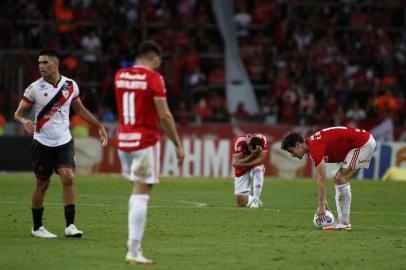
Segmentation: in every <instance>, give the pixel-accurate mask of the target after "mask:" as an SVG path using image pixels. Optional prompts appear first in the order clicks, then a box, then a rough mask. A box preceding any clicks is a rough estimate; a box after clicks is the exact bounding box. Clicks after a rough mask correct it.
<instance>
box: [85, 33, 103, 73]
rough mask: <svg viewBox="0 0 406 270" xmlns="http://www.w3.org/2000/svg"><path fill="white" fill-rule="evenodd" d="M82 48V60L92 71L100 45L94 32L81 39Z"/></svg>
mask: <svg viewBox="0 0 406 270" xmlns="http://www.w3.org/2000/svg"><path fill="white" fill-rule="evenodd" d="M82 47H83V49H84V54H83V60H84V61H85V62H86V63H87V64H88V65H89V68H90V69H92V68H93V67H94V65H95V63H96V61H97V56H98V54H99V53H100V48H101V43H100V39H99V38H98V37H97V36H96V32H95V31H92V32H90V34H89V35H85V36H84V37H83V38H82Z"/></svg>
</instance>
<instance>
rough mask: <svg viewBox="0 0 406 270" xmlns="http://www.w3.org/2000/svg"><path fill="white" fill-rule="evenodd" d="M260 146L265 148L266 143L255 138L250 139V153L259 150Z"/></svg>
mask: <svg viewBox="0 0 406 270" xmlns="http://www.w3.org/2000/svg"><path fill="white" fill-rule="evenodd" d="M258 146H259V147H261V148H264V141H263V140H262V139H261V138H258V137H255V136H254V137H249V138H248V149H249V151H250V152H251V151H253V150H255V149H257V147H258Z"/></svg>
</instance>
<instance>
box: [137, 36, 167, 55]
mask: <svg viewBox="0 0 406 270" xmlns="http://www.w3.org/2000/svg"><path fill="white" fill-rule="evenodd" d="M151 53H152V54H156V55H157V56H159V57H161V53H162V49H161V46H159V44H158V43H156V42H155V41H153V40H146V41H143V42H141V44H140V45H138V48H137V57H143V56H147V55H150V54H151Z"/></svg>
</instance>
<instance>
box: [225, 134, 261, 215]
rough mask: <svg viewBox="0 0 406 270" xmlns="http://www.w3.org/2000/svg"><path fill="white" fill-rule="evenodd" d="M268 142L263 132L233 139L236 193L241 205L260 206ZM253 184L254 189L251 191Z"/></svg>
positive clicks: (238, 202)
mask: <svg viewBox="0 0 406 270" xmlns="http://www.w3.org/2000/svg"><path fill="white" fill-rule="evenodd" d="M267 153H268V143H267V140H266V137H265V136H264V135H262V134H258V133H257V134H252V135H251V134H243V135H240V136H238V137H236V138H234V140H233V158H234V163H233V166H234V168H235V172H234V173H235V181H234V194H235V196H236V201H237V205H238V206H239V207H250V208H258V207H261V206H262V202H261V200H260V196H261V191H262V186H263V184H264V173H265V167H264V165H263V163H264V161H265V158H266V155H267ZM251 185H252V191H251Z"/></svg>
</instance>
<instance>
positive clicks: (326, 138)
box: [306, 127, 371, 167]
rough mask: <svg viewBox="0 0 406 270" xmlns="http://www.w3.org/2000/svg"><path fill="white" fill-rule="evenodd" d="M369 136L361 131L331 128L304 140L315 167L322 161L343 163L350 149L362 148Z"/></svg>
mask: <svg viewBox="0 0 406 270" xmlns="http://www.w3.org/2000/svg"><path fill="white" fill-rule="evenodd" d="M370 136H371V134H370V133H369V132H368V131H365V130H363V129H358V128H349V127H331V128H326V129H323V130H320V131H318V132H316V133H314V134H313V135H312V136H310V137H309V138H307V139H306V144H307V145H308V147H309V148H308V150H309V156H310V158H311V159H312V160H313V163H314V166H316V167H317V166H319V164H320V163H321V161H322V160H324V161H325V162H326V163H336V162H342V161H344V160H345V157H346V156H347V154H348V152H349V151H350V150H351V149H354V148H360V147H362V146H363V145H364V144H365V143H366V142H367V141H368V139H369V137H370Z"/></svg>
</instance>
